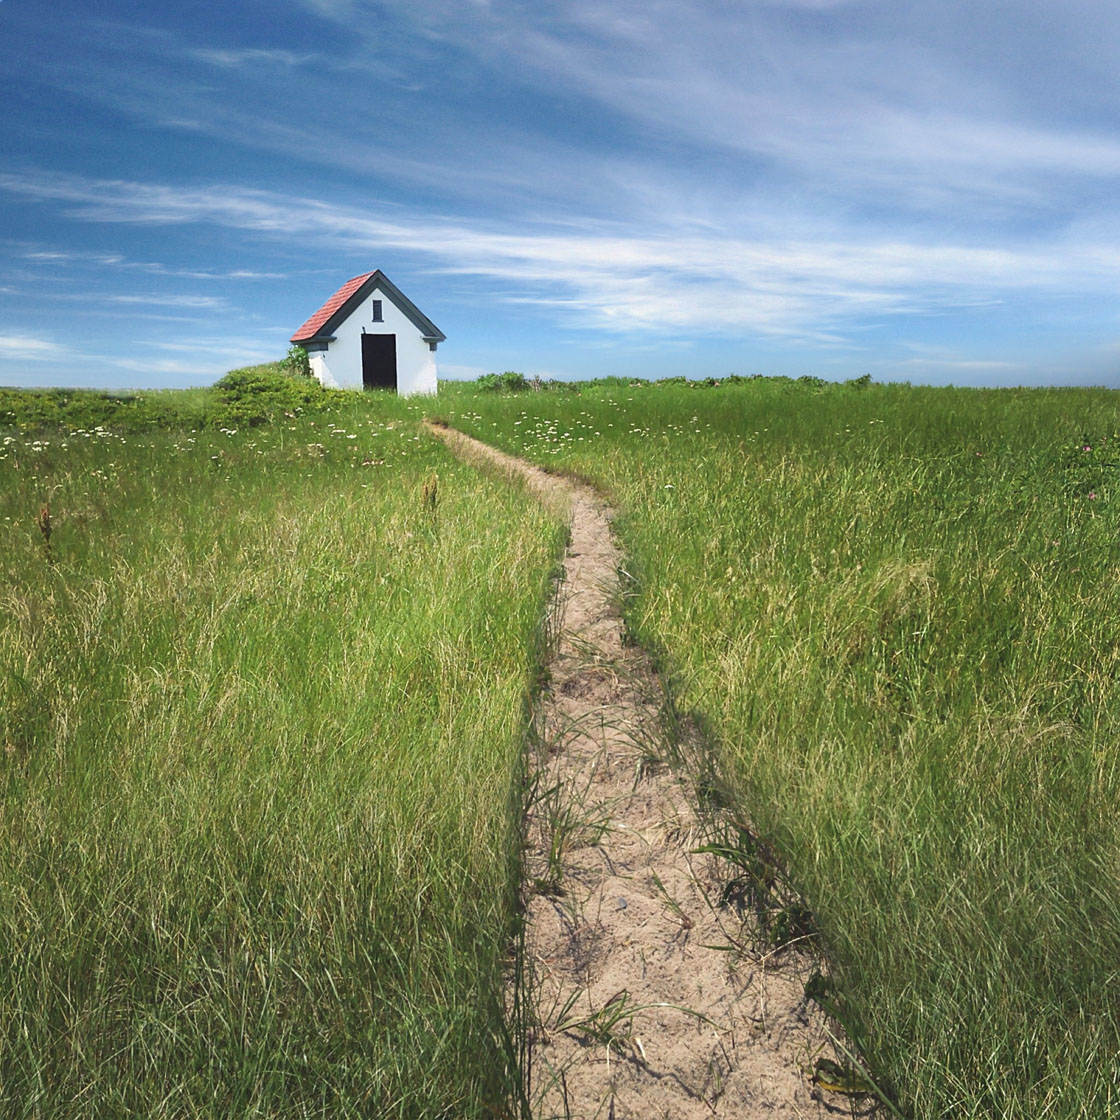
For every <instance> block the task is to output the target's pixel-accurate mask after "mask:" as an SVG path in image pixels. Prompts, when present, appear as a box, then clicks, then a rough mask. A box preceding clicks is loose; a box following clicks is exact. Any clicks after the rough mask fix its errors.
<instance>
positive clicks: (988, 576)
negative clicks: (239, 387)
mask: <svg viewBox="0 0 1120 1120" xmlns="http://www.w3.org/2000/svg"><path fill="white" fill-rule="evenodd" d="M443 407H444V410H445V411H446V412H447V413H448V415H449V418H450V419H451V420H452V421H453V422H454V423H457V424H459V425H461V426H462V427H464V428H466V429H467V430H468V431H472V432H473V433H475V434H477V435H480V436H481V437H483V438H488V439H491V440H493V441H495V442H497V443H500V444H502V445H503V446H505V447H506V448H508V449H511V450H515V451H519V452H522V453H525V454H528V455H529V456H530V457H533V458H536V459H538V460H539V461H541V462H543V463H546V464H548V465H553V466H557V467H561V468H564V469H567V470H571V471H575V472H577V473H579V474H582V475H585V476H588V477H590V478H592V479H594V480H596V481H597V482H599V483H600V485H603V486H605V487H606V488H607V489H609V490H610V491H612V492H613V494H614V497H615V499H616V501H617V502H618V503H619V504H620V505H621V507H622V509H623V510H624V516H623V518H622V519H621V521H620V527H621V531H622V535H623V538H624V541H625V544H626V547H627V548H628V550H629V551H630V552H631V554H632V558H633V562H634V566H635V573H636V574H637V576H638V594H637V595H636V597H635V598H634V599H633V600H632V601H631V602H630V604H629V606H628V617H629V622H630V624H631V626H632V627H633V628H634V629H635V630H636V631H637V634H638V636H639V637H640V638H641V639H642V640H643V641H645V642H647V643H649V644H651V645H653V646H655V647H656V648H658V649H660V650H661V651H662V653H663V655H664V658H665V660H666V662H667V664H668V666H669V667H670V669H671V671H672V677H673V687H674V691H675V692H676V694H677V697H678V700H679V702H680V703H682V704H683V705H684V706H686V707H689V708H692V709H694V710H696V711H698V712H699V713H700V714H701V715H702V716H703V718H704V720H705V721H706V723H707V725H708V726H709V728H710V729H711V731H712V735H713V739H714V741H715V743H716V749H717V750H718V753H719V757H718V760H717V761H718V765H719V767H720V770H721V771H722V774H723V776H724V778H725V780H726V781H727V782H729V783H730V785H731V787H732V790H733V796H734V801H735V804H736V805H737V807H738V808H739V810H740V811H741V812H742V813H743V814H744V816H745V817H748V818H749V819H750V821H751V822H752V823H753V825H754V827H755V828H756V829H758V830H759V831H761V832H762V834H763V835H764V837H765V838H766V839H767V840H768V841H770V842H771V843H773V844H774V845H775V846H776V847H777V848H778V850H780V851H781V852H782V853H783V854H784V857H785V859H786V861H787V862H788V865H789V868H790V871H791V873H792V875H793V876H794V878H795V880H796V882H797V883H798V885H799V886H800V888H801V889H802V890H803V892H804V893H805V895H806V897H807V899H808V901H809V902H810V904H811V906H812V909H813V910H814V912H815V915H816V919H817V922H818V923H819V926H820V928H821V929H822V930H823V934H824V940H825V944H826V948H827V952H828V955H829V958H830V960H831V962H832V970H833V981H834V995H833V997H832V1006H833V1008H834V1009H835V1011H836V1012H837V1014H838V1015H839V1017H840V1018H841V1019H842V1020H843V1022H844V1023H845V1025H846V1026H847V1028H848V1030H849V1031H850V1033H851V1035H852V1036H853V1038H854V1039H855V1041H856V1042H857V1044H858V1045H859V1047H860V1048H861V1050H862V1053H863V1054H864V1056H865V1057H866V1059H867V1060H868V1061H869V1062H870V1063H871V1065H872V1067H873V1069H874V1070H875V1071H876V1073H877V1074H878V1075H879V1077H880V1078H881V1079H882V1080H883V1081H884V1082H885V1083H886V1084H887V1085H888V1086H889V1088H890V1091H891V1093H892V1095H893V1096H894V1097H895V1099H896V1100H897V1101H898V1102H899V1103H900V1104H901V1106H902V1107H903V1108H904V1110H905V1111H906V1112H907V1113H908V1114H909V1115H912V1116H914V1117H921V1118H930V1120H932V1118H934V1117H938V1118H941V1117H1006V1118H1020V1120H1038V1118H1041V1117H1047V1118H1058V1117H1061V1118H1070V1120H1072V1118H1074V1117H1106V1116H1111V1115H1116V1114H1118V1113H1120V1001H1118V999H1117V993H1118V986H1117V967H1118V966H1117V962H1118V961H1120V836H1118V821H1117V811H1116V806H1117V804H1118V803H1120V766H1118V759H1120V753H1118V751H1117V737H1118V732H1120V689H1118V686H1117V677H1118V673H1120V536H1118V531H1120V517H1118V512H1120V486H1118V485H1117V482H1118V477H1120V476H1118V472H1120V443H1118V442H1117V441H1118V433H1120V402H1118V400H1117V397H1116V394H1114V393H1109V392H1104V391H1092V390H1061V391H1058V390H1054V391H1043V390H1034V391H1018V390H1002V391H988V392H983V391H976V390H956V389H928V390H927V389H916V388H910V387H907V386H871V387H867V388H859V387H855V386H822V385H815V384H813V383H808V384H800V385H799V384H796V383H789V382H780V381H757V382H751V383H749V384H746V385H732V386H719V387H715V388H687V387H680V386H675V387H674V386H670V387H651V386H634V387H628V386H619V385H614V386H608V387H605V388H600V389H595V388H587V387H585V388H584V390H583V391H582V393H580V394H579V395H573V394H570V393H569V394H562V393H548V392H544V393H535V394H523V395H520V396H518V397H516V398H495V397H493V396H489V397H485V396H482V395H471V394H469V393H468V392H467V391H461V393H460V395H459V396H458V397H449V398H446V399H445V400H444V401H443Z"/></svg>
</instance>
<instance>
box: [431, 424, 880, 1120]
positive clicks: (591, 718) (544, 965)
mask: <svg viewBox="0 0 1120 1120" xmlns="http://www.w3.org/2000/svg"><path fill="white" fill-rule="evenodd" d="M432 430H433V432H434V433H435V434H436V435H438V436H439V437H440V438H441V439H443V440H444V441H445V442H446V443H447V444H448V445H449V447H450V448H451V449H452V450H453V451H454V452H455V453H456V454H458V455H460V456H461V457H463V458H466V459H469V460H473V461H475V462H477V463H480V464H486V465H488V466H490V467H491V469H493V468H494V467H497V468H498V469H500V470H504V471H506V472H508V473H509V474H510V475H512V476H514V477H517V478H520V479H522V480H524V482H525V483H526V484H527V485H528V486H529V488H530V489H531V490H532V491H533V492H534V493H536V494H537V495H538V496H539V497H540V498H541V499H542V500H544V501H546V502H547V503H549V504H550V505H552V506H553V508H556V509H558V510H563V511H564V512H566V513H567V514H568V516H569V517H570V522H571V540H570V544H569V546H568V550H567V555H566V557H565V560H564V573H565V574H564V580H563V584H562V586H561V588H560V594H559V597H558V606H557V614H558V618H557V620H556V626H557V631H558V640H557V643H556V648H555V652H554V654H553V659H552V661H551V663H550V665H549V666H548V669H549V684H548V687H547V688H546V690H545V692H544V695H543V696H542V698H541V704H542V707H541V715H540V723H541V730H542V735H541V742H542V757H541V758H540V760H539V765H540V772H539V775H538V785H537V791H538V793H537V798H536V800H535V803H534V805H533V808H532V810H531V813H530V820H529V822H528V825H529V850H528V852H527V876H526V898H527V901H526V910H527V919H528V929H527V946H526V955H527V963H528V969H527V973H528V976H529V986H530V988H531V993H530V998H531V1000H532V1001H533V1002H534V1003H535V1017H536V1019H537V1022H538V1025H537V1027H536V1028H535V1029H534V1031H533V1038H532V1040H531V1047H530V1057H531V1075H530V1081H531V1084H530V1086H529V1092H530V1099H531V1101H532V1104H533V1111H534V1115H535V1116H538V1117H541V1118H542V1120H546V1118H547V1120H551V1118H554V1117H572V1118H576V1120H584V1118H591V1117H603V1118H615V1120H623V1118H631V1117H632V1118H635V1120H639V1118H640V1120H658V1118H670V1117H671V1118H674V1120H677V1118H679V1120H692V1118H696V1120H700V1118H701V1117H706V1118H710V1117H727V1118H732V1117H736V1118H744V1120H754V1118H756V1117H758V1118H760V1117H777V1118H784V1117H817V1116H828V1115H843V1116H851V1115H853V1113H854V1114H855V1115H868V1111H867V1108H866V1106H864V1107H859V1105H858V1104H856V1103H855V1102H853V1101H851V1100H848V1099H844V1098H841V1097H837V1098H834V1099H833V1100H831V1101H829V1100H828V1099H826V1098H827V1097H828V1096H829V1094H822V1093H821V1092H820V1091H819V1090H818V1089H817V1088H816V1087H815V1086H814V1085H813V1084H812V1082H811V1080H810V1078H811V1075H812V1072H813V1067H814V1062H815V1060H816V1059H817V1058H818V1057H820V1056H822V1055H823V1056H826V1057H830V1058H831V1057H834V1052H833V1050H832V1048H831V1046H830V1045H829V1035H828V1030H827V1024H826V1021H825V1018H824V1016H823V1014H822V1012H821V1011H820V1009H819V1008H818V1007H817V1006H816V1004H814V1003H813V1002H811V1001H808V1000H807V999H806V998H805V983H806V981H807V979H808V978H809V975H810V974H811V972H812V968H813V962H812V961H811V960H810V959H809V957H807V956H803V955H800V954H798V953H797V952H796V951H794V950H786V951H784V952H782V953H778V954H769V955H768V954H767V952H766V950H765V949H764V948H758V947H757V942H753V945H754V947H753V948H752V941H753V939H752V937H751V932H750V929H749V927H744V926H743V925H742V923H741V922H740V920H739V918H738V917H737V916H736V915H735V914H734V912H730V911H728V910H727V909H723V908H720V907H719V906H718V905H716V902H717V900H718V898H719V896H720V892H721V889H722V886H723V884H724V883H726V882H727V880H728V877H729V870H730V869H729V866H728V864H727V863H726V861H717V860H715V859H713V858H712V857H711V856H708V855H700V854H697V853H696V851H695V849H696V848H697V847H699V846H700V845H702V844H703V843H704V842H705V839H706V837H707V835H708V834H707V833H706V832H705V829H704V827H703V826H702V823H701V821H700V820H699V819H698V817H697V815H696V812H695V810H694V809H693V807H692V806H693V804H694V798H691V797H690V796H689V790H688V789H687V787H686V785H685V784H684V783H683V782H682V780H681V779H680V778H679V777H678V776H676V775H675V774H674V773H673V772H672V770H671V769H670V768H669V767H668V766H667V765H666V764H665V763H664V762H663V761H662V760H661V758H660V755H661V754H662V753H663V752H661V751H660V750H659V743H660V742H661V741H662V737H661V735H660V733H659V726H660V719H659V712H660V709H661V702H662V700H661V698H662V697H663V692H662V690H661V689H660V688H659V686H658V682H657V679H656V676H655V674H654V672H653V669H652V667H651V665H650V663H649V661H648V659H647V658H646V656H645V655H644V654H643V652H642V651H641V650H640V649H637V648H635V647H634V646H633V645H630V644H627V642H626V641H625V640H624V633H623V626H622V622H621V619H620V617H619V612H618V608H617V600H618V569H619V566H620V563H621V560H622V558H621V555H620V553H619V551H618V549H617V547H616V545H615V543H614V540H613V537H612V535H611V532H610V516H611V511H610V510H609V509H608V508H607V507H606V506H605V505H604V504H603V502H602V501H601V500H600V499H599V497H598V496H597V495H596V494H595V493H594V492H593V491H592V490H590V489H589V488H586V487H581V486H579V485H576V484H574V483H572V482H570V481H568V480H566V479H562V478H557V477H555V476H552V475H549V474H547V473H545V472H544V471H542V470H540V469H538V468H536V467H533V466H532V465H530V464H528V463H526V462H524V461H522V460H518V459H514V458H512V457H510V456H508V455H505V454H504V453H502V452H500V451H497V450H496V449H494V448H491V447H489V446H488V445H486V444H482V443H479V442H478V441H476V440H473V439H471V438H470V437H468V436H465V435H463V434H462V433H460V432H457V431H455V430H453V429H443V428H433V429H432ZM853 1105H855V1107H854V1108H853Z"/></svg>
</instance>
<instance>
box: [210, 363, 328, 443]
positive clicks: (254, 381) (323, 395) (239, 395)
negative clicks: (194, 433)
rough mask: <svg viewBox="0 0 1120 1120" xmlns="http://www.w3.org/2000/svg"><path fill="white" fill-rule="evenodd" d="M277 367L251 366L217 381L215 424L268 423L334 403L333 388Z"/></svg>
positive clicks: (212, 418)
mask: <svg viewBox="0 0 1120 1120" xmlns="http://www.w3.org/2000/svg"><path fill="white" fill-rule="evenodd" d="M282 366H283V363H277V364H276V366H274V367H268V366H252V367H250V368H248V369H235V370H232V371H231V372H229V373H227V374H226V375H225V377H223V378H222V379H221V380H220V381H218V382H216V383H215V385H214V398H215V400H214V407H213V411H212V412H211V415H210V424H211V425H212V426H213V427H224V428H240V427H251V426H253V425H256V424H268V423H271V422H272V421H274V420H276V419H278V418H279V417H281V416H284V415H291V416H298V415H299V414H300V413H302V412H306V411H308V410H309V409H314V410H316V411H319V410H322V409H323V408H325V407H329V406H330V405H331V404H332V403H333V395H334V394H333V392H332V390H330V389H324V388H323V387H322V386H321V385H320V384H319V383H318V382H317V381H315V380H313V379H311V378H302V377H298V378H297V377H292V376H291V375H290V374H288V373H285V372H283V370H282V368H277V367H282Z"/></svg>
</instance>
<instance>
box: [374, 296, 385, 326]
mask: <svg viewBox="0 0 1120 1120" xmlns="http://www.w3.org/2000/svg"><path fill="white" fill-rule="evenodd" d="M373 321H374V322H375V323H381V322H384V320H383V319H382V318H381V300H379V299H375V300H374V301H373Z"/></svg>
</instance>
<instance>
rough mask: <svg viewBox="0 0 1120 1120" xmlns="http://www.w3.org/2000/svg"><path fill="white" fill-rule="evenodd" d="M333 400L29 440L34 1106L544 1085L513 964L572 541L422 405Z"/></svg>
mask: <svg viewBox="0 0 1120 1120" xmlns="http://www.w3.org/2000/svg"><path fill="white" fill-rule="evenodd" d="M333 407H334V411H330V412H327V413H323V414H319V415H309V416H305V417H302V418H299V419H297V418H294V417H290V418H288V419H286V420H285V421H284V422H282V423H281V424H279V425H274V426H271V427H260V428H254V429H251V430H243V431H233V430H232V429H226V430H225V431H219V430H194V431H191V430H189V429H182V430H175V431H162V430H152V431H147V432H144V433H142V434H131V435H129V434H126V435H124V436H118V435H113V434H112V433H111V432H110V431H107V430H106V429H105V428H100V429H97V428H93V429H79V430H70V429H56V430H44V431H40V432H39V433H38V435H37V437H36V435H35V434H34V433H28V434H25V435H18V434H14V433H13V434H10V435H8V436H6V437H5V442H4V443H3V445H2V446H0V783H2V789H3V794H2V800H0V805H2V816H0V1111H2V1112H3V1113H4V1114H5V1115H11V1116H29V1117H31V1116H34V1117H51V1118H54V1117H89V1116H143V1117H187V1116H190V1117H197V1116H212V1117H231V1116H238V1117H265V1116H284V1117H320V1116H321V1117H327V1116H330V1117H332V1118H333V1117H339V1116H363V1117H364V1116H389V1117H394V1116H395V1117H418V1116H425V1117H436V1116H447V1117H452V1116H454V1117H460V1116H468V1117H469V1116H492V1115H505V1114H506V1112H505V1110H506V1108H507V1103H508V1102H509V1101H510V1100H511V1099H513V1098H515V1097H516V1093H517V1085H518V1083H519V1082H518V1074H517V1071H516V1069H515V1068H514V1067H515V1064H516V1063H515V1054H514V1051H513V1048H512V1047H513V1043H512V1042H511V1040H509V1039H508V1038H506V1037H505V1026H504V1012H503V1008H502V1005H501V1000H502V996H501V970H502V967H503V964H504V959H505V957H506V954H507V952H508V945H509V938H510V936H511V934H512V933H513V931H514V928H515V926H514V923H515V920H516V915H515V913H514V905H515V902H516V895H515V882H516V876H517V871H518V858H519V848H518V846H519V838H520V832H519V823H518V819H517V817H518V811H519V809H520V801H519V797H520V785H519V782H520V777H519V772H520V746H521V742H522V736H523V733H524V720H525V698H526V695H527V692H528V690H529V688H530V685H531V680H532V672H533V665H534V661H535V659H536V655H537V650H536V648H535V641H536V635H537V633H538V631H539V626H538V624H539V620H540V617H541V612H542V608H543V604H544V600H545V596H546V591H547V588H546V580H547V573H548V570H549V568H550V565H551V558H552V557H553V556H554V554H555V549H556V546H557V543H558V529H557V527H556V526H555V525H554V524H552V523H551V522H549V521H548V520H546V518H545V517H544V515H543V514H542V513H541V512H539V510H538V509H537V507H536V506H535V505H534V504H533V503H532V502H530V501H528V500H527V499H526V498H524V497H523V496H521V495H519V494H517V493H514V492H511V491H510V490H509V488H508V487H506V486H505V485H503V484H501V483H490V482H487V481H486V480H484V479H480V478H479V477H478V476H477V475H476V474H474V473H473V472H470V471H468V470H467V469H465V468H462V467H460V466H459V465H457V464H456V463H455V462H454V461H453V460H452V459H451V458H450V457H449V456H448V455H447V454H446V453H445V452H444V451H443V450H442V448H441V447H439V446H437V445H436V444H435V443H434V441H432V440H430V439H429V438H427V437H426V436H423V435H421V434H420V433H419V431H418V429H417V426H416V424H415V422H414V420H415V417H416V416H417V415H418V407H419V406H416V405H409V404H406V403H404V402H398V401H396V400H394V399H391V398H388V399H386V398H381V397H380V395H379V397H378V399H377V400H376V401H372V402H371V400H370V399H365V400H360V401H358V402H355V403H353V404H351V405H347V406H340V405H336V406H333ZM433 476H435V480H434V483H433ZM426 483H427V484H428V485H429V487H432V486H433V485H434V486H435V487H436V490H435V495H434V497H433V496H431V495H429V497H428V499H427V500H425V496H424V487H425V484H426ZM47 507H49V517H50V526H51V532H50V537H49V546H50V552H51V556H50V558H49V560H48V556H47V544H48V541H47V539H46V535H45V533H44V531H43V529H42V511H43V510H44V509H45V508H47Z"/></svg>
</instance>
